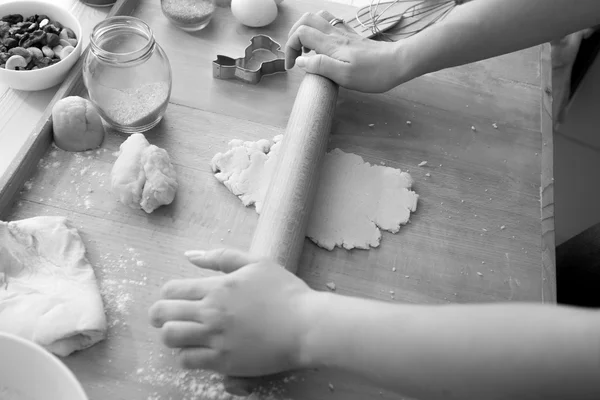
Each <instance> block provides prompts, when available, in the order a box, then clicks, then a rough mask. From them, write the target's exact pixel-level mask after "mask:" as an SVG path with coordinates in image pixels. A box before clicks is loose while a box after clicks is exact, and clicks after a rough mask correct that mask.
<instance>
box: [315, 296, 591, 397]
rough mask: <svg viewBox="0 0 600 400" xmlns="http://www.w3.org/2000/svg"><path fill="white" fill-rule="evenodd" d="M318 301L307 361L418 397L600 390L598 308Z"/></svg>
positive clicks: (559, 394)
mask: <svg viewBox="0 0 600 400" xmlns="http://www.w3.org/2000/svg"><path fill="white" fill-rule="evenodd" d="M324 299H326V300H325V301H324V303H325V305H323V306H322V307H320V308H321V309H322V310H326V311H320V312H319V318H318V319H317V320H316V321H315V323H314V328H313V330H312V332H311V334H310V335H309V337H308V338H307V350H306V351H307V361H308V362H309V364H310V365H311V366H329V367H334V368H341V369H346V370H349V371H352V372H355V373H358V374H360V375H363V376H365V377H367V378H369V379H371V380H373V381H374V382H375V383H376V384H379V385H381V386H383V387H387V388H389V389H391V390H395V391H398V392H400V393H402V394H404V395H408V396H413V397H415V398H419V399H438V398H440V399H442V398H444V399H445V398H456V399H478V400H479V399H483V398H485V399H515V398H527V399H538V398H539V399H544V400H549V399H564V398H578V399H584V398H585V399H587V398H589V399H598V398H600V379H598V377H599V376H600V318H599V314H598V312H596V311H582V310H578V309H572V308H563V307H557V306H544V305H534V304H495V305H492V304H489V305H444V306H415V305H397V304H388V303H380V302H371V301H366V300H361V299H355V298H349V297H343V296H335V295H329V294H327V295H324ZM577 395H579V396H577Z"/></svg>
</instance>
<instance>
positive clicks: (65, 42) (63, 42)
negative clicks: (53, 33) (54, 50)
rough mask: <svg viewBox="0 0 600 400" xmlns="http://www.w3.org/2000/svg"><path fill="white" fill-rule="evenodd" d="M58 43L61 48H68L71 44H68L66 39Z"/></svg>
mask: <svg viewBox="0 0 600 400" xmlns="http://www.w3.org/2000/svg"><path fill="white" fill-rule="evenodd" d="M59 37H60V36H59ZM58 43H59V44H60V45H61V46H62V47H67V46H70V45H71V43H69V42H68V41H67V39H60V41H59V42H58Z"/></svg>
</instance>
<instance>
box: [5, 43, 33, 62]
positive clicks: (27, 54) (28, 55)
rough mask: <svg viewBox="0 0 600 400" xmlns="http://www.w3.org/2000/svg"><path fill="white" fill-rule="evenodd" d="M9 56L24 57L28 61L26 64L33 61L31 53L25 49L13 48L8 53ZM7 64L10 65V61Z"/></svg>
mask: <svg viewBox="0 0 600 400" xmlns="http://www.w3.org/2000/svg"><path fill="white" fill-rule="evenodd" d="M8 54H10V55H11V56H21V57H23V58H24V59H25V61H26V64H28V63H29V61H31V53H30V52H29V50H27V49H24V48H23V47H15V48H12V49H10V50H9V51H8ZM7 63H8V61H7Z"/></svg>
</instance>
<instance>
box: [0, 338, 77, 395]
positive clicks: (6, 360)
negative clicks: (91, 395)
mask: <svg viewBox="0 0 600 400" xmlns="http://www.w3.org/2000/svg"><path fill="white" fill-rule="evenodd" d="M0 355H1V357H0V398H1V399H3V400H4V399H5V398H6V396H8V399H11V400H12V399H13V398H16V399H23V400H45V399H53V400H54V399H55V400H88V398H87V396H86V395H85V392H84V391H83V389H82V387H81V385H80V384H79V382H78V381H77V379H76V378H75V376H74V375H73V373H72V372H71V371H70V370H69V369H68V368H67V367H66V366H65V365H64V364H63V363H62V362H61V361H60V360H59V359H58V358H56V357H55V356H54V355H52V354H51V353H50V352H48V351H47V350H46V349H44V348H43V347H41V346H39V345H37V344H35V343H33V342H30V341H28V340H25V339H22V338H20V337H17V336H14V335H9V334H6V333H0Z"/></svg>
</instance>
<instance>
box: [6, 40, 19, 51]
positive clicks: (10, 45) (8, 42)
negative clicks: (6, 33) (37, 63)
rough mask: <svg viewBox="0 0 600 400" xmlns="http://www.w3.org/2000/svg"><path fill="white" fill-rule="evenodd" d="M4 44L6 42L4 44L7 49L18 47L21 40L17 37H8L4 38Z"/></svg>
mask: <svg viewBox="0 0 600 400" xmlns="http://www.w3.org/2000/svg"><path fill="white" fill-rule="evenodd" d="M2 44H4V46H5V47H6V48H7V49H12V48H13V47H17V46H18V45H19V42H18V41H17V40H16V39H13V38H7V39H4V41H3V42H2Z"/></svg>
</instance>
